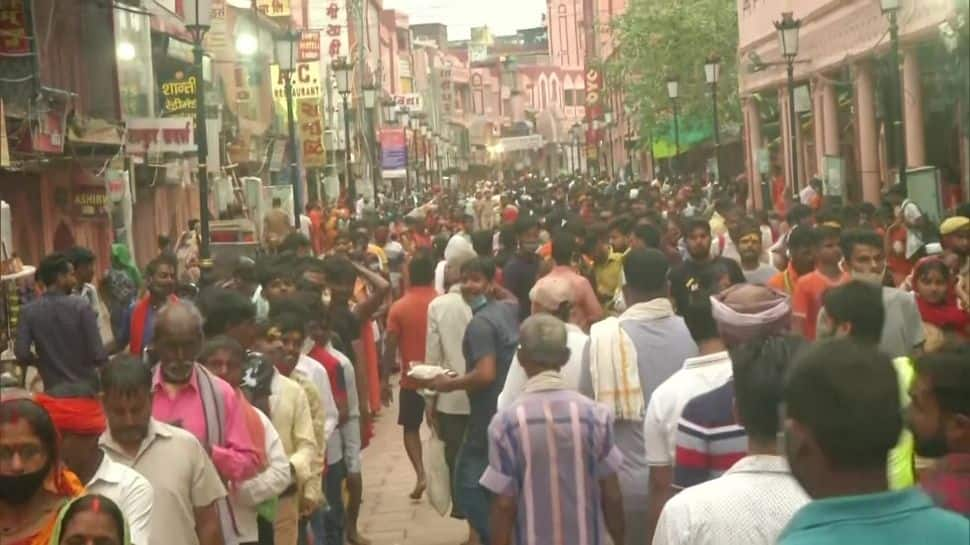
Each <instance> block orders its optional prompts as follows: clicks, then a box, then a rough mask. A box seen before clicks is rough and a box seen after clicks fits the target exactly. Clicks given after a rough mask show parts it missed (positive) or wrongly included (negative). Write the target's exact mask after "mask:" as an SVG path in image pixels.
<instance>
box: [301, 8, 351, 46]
mask: <svg viewBox="0 0 970 545" xmlns="http://www.w3.org/2000/svg"><path fill="white" fill-rule="evenodd" d="M310 3H311V4H312V5H316V6H319V7H317V8H316V9H313V8H312V7H311V9H310V10H309V12H310V14H309V19H310V21H309V25H308V26H309V27H310V28H315V29H319V30H320V48H321V49H322V54H323V56H324V58H326V59H328V60H330V61H333V60H336V59H338V58H340V57H350V38H349V36H348V34H347V2H344V1H342V0H322V1H321V0H310ZM321 8H322V9H321Z"/></svg>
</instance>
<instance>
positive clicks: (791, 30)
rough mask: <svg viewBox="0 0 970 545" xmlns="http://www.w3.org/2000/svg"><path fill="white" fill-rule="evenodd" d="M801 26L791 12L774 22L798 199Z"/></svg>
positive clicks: (793, 187) (792, 169)
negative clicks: (797, 64) (797, 80)
mask: <svg viewBox="0 0 970 545" xmlns="http://www.w3.org/2000/svg"><path fill="white" fill-rule="evenodd" d="M801 26H802V21H801V20H800V19H795V18H794V17H793V16H792V12H790V11H786V12H785V13H782V14H781V20H780V21H776V22H775V29H776V30H777V31H778V48H779V49H780V50H781V54H782V56H783V57H784V58H785V63H786V64H787V65H788V125H789V127H788V128H789V131H788V132H789V138H790V139H791V145H790V146H789V149H790V150H791V153H790V154H789V163H790V164H789V168H790V169H791V186H792V187H791V191H792V196H793V197H794V198H795V199H796V201H797V199H798V118H797V117H796V116H797V115H798V114H797V113H796V112H795V57H797V56H798V30H799V28H800V27H801Z"/></svg>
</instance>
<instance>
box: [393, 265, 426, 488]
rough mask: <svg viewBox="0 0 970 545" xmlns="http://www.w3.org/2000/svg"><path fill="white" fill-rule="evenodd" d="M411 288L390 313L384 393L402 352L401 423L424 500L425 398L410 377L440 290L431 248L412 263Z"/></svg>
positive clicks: (399, 418)
mask: <svg viewBox="0 0 970 545" xmlns="http://www.w3.org/2000/svg"><path fill="white" fill-rule="evenodd" d="M408 273H409V276H410V282H411V283H410V287H409V288H408V290H407V291H406V292H405V293H404V297H401V298H400V299H398V300H397V301H395V302H394V304H393V305H391V309H390V311H389V312H388V315H387V334H386V337H385V340H384V357H383V359H382V364H383V365H382V368H381V371H382V372H381V376H382V377H383V378H382V388H381V395H382V397H383V398H384V401H385V403H386V402H388V401H389V399H388V398H389V393H390V388H389V386H388V383H387V381H388V377H389V376H390V372H391V371H390V370H391V367H392V366H393V364H394V358H395V357H396V356H397V354H398V352H400V354H401V390H400V394H399V395H400V411H399V413H398V419H397V423H398V424H399V425H401V427H403V428H404V450H405V451H406V452H407V454H408V459H409V460H411V465H413V466H414V472H415V474H416V475H417V479H418V481H417V484H415V485H414V490H413V491H412V492H411V498H412V499H415V500H416V499H420V498H421V494H423V493H424V487H425V479H424V463H423V461H422V459H421V434H420V430H421V421H422V419H423V417H424V398H423V397H421V394H419V393H418V392H417V391H416V390H415V388H416V385H415V384H414V382H413V381H412V380H411V379H410V378H409V377H408V376H407V374H408V370H409V369H410V367H411V364H413V363H420V362H422V361H423V360H424V348H425V340H426V339H427V333H428V305H430V304H431V300H432V299H434V298H435V296H436V295H437V293H436V292H435V290H434V287H433V286H432V282H433V281H434V260H433V259H432V257H431V254H430V253H429V252H427V251H419V252H418V253H417V254H416V255H415V256H414V257H413V258H411V262H410V263H409V264H408Z"/></svg>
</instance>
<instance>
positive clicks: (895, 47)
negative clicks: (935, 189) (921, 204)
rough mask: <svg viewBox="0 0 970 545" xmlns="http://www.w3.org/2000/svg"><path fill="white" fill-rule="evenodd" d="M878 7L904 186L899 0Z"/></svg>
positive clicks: (884, 1) (882, 0)
mask: <svg viewBox="0 0 970 545" xmlns="http://www.w3.org/2000/svg"><path fill="white" fill-rule="evenodd" d="M879 3H880V7H881V8H882V13H883V14H884V15H886V16H887V17H888V18H889V41H890V45H891V48H890V55H889V63H890V64H891V65H892V66H891V67H890V71H891V73H892V82H893V90H892V93H891V96H892V101H893V104H892V112H893V113H892V115H893V118H894V119H893V126H892V135H893V143H894V144H895V148H896V150H895V151H896V153H895V155H896V157H895V159H896V161H895V162H896V170H897V172H898V173H899V183H900V184H903V187H906V168H907V167H908V166H909V164H908V162H907V160H906V153H907V152H906V130H905V129H906V120H905V116H904V115H903V100H902V97H901V94H900V93H901V92H902V81H901V76H900V73H899V20H898V15H899V8H900V0H879Z"/></svg>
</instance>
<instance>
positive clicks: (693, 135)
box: [652, 118, 714, 159]
mask: <svg viewBox="0 0 970 545" xmlns="http://www.w3.org/2000/svg"><path fill="white" fill-rule="evenodd" d="M678 124H679V127H678V128H679V133H680V135H679V136H680V138H679V140H680V152H681V153H684V152H685V151H687V150H689V149H691V148H693V147H695V146H697V145H699V144H702V143H704V142H706V141H708V140H711V139H713V138H714V129H713V126H712V123H711V120H710V119H696V118H680V120H679V123H678ZM652 150H653V157H654V159H666V158H668V157H673V156H674V155H676V151H677V143H676V141H675V139H674V122H673V121H670V122H669V123H665V124H663V125H661V126H660V127H659V128H658V129H656V130H655V132H654V133H653V147H652Z"/></svg>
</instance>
